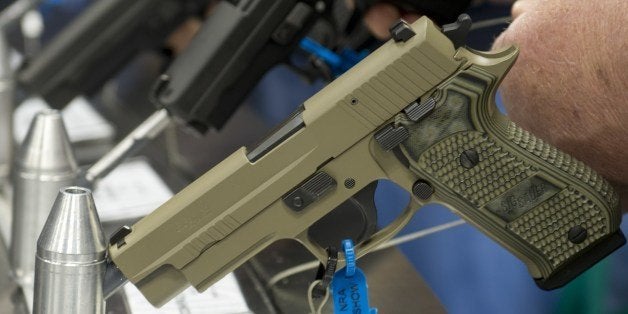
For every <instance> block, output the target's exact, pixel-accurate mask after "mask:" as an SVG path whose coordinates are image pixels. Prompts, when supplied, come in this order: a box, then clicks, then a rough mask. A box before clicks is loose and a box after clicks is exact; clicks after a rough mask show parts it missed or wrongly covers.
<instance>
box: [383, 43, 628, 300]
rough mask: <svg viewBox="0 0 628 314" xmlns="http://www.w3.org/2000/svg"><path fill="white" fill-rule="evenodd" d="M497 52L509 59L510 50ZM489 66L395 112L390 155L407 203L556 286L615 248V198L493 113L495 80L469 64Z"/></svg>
mask: <svg viewBox="0 0 628 314" xmlns="http://www.w3.org/2000/svg"><path fill="white" fill-rule="evenodd" d="M461 51H462V52H461ZM458 53H459V54H462V56H460V57H461V58H464V57H469V58H480V59H481V58H482V53H479V52H472V53H471V52H470V51H469V50H466V49H464V48H463V49H461V50H459V52H458ZM465 54H466V56H464V55H465ZM502 54H503V56H504V59H505V60H506V59H510V58H512V59H513V60H512V61H514V58H516V54H517V49H516V48H512V49H510V51H508V50H507V51H504V52H503V53H502ZM509 54H510V56H509ZM483 61H486V62H483ZM490 62H491V61H490V60H488V59H486V60H479V61H478V60H474V61H473V62H472V63H470V64H471V65H470V66H468V68H466V69H464V70H462V71H460V72H459V73H458V74H457V75H455V76H453V77H451V78H450V79H449V80H448V81H447V82H444V83H443V84H442V85H441V87H440V88H438V89H436V90H435V91H434V93H433V94H432V95H431V96H430V97H427V98H425V99H421V100H420V101H419V102H418V103H417V104H416V105H417V106H416V108H410V110H406V112H405V113H401V114H399V115H398V116H397V117H396V119H395V123H394V128H397V129H399V128H403V129H405V130H406V131H407V132H406V131H404V132H400V133H407V136H406V137H405V140H404V141H403V142H401V144H400V145H399V147H398V148H396V150H397V152H398V155H400V154H399V153H402V154H403V156H404V157H405V158H404V159H406V160H407V163H408V165H409V167H410V169H411V170H412V171H413V172H414V173H415V174H416V175H417V176H418V177H419V181H417V184H416V185H415V189H414V191H413V192H414V195H415V196H416V197H418V198H419V199H421V198H424V200H426V201H434V202H439V203H443V204H445V205H447V206H448V207H449V208H451V209H452V210H454V211H455V212H457V213H458V214H459V215H461V216H462V217H464V218H465V219H466V220H467V221H469V222H471V223H472V224H474V225H476V226H477V227H479V228H480V229H481V230H482V231H483V232H484V233H485V234H487V235H488V236H490V237H491V238H493V239H494V240H496V241H497V242H499V243H500V244H501V245H503V246H504V247H506V248H507V249H508V250H510V251H511V252H512V253H513V254H515V255H516V256H517V257H518V258H520V259H521V260H522V261H523V262H524V263H525V264H526V265H527V267H528V269H529V272H530V274H531V275H532V276H533V277H534V278H535V280H536V283H537V284H538V286H539V287H541V288H542V289H545V290H550V289H555V288H559V287H561V286H563V285H565V284H566V283H568V282H569V281H571V280H572V279H573V278H575V277H576V276H578V275H579V274H580V273H582V272H583V271H585V270H586V269H588V268H589V267H591V266H592V265H593V264H595V263H596V262H598V261H599V260H601V259H602V258H604V257H605V256H607V255H608V254H610V253H611V252H613V251H614V250H616V249H617V248H619V247H620V246H622V245H623V244H624V243H625V238H624V236H623V234H622V233H621V231H620V230H619V224H620V222H621V213H620V210H619V200H618V196H617V195H616V193H615V192H614V190H613V189H612V187H611V186H610V185H609V183H608V182H606V181H605V180H604V179H603V178H601V177H600V176H599V175H598V174H596V173H595V172H594V171H593V170H591V169H590V168H588V167H587V166H585V165H584V164H583V163H581V162H580V161H578V160H576V159H574V158H573V157H571V156H569V155H568V154H566V153H563V152H561V151H559V150H558V149H556V148H554V147H552V146H551V145H549V144H547V143H545V142H543V141H542V140H540V139H538V138H536V137H534V136H533V135H531V134H530V133H528V132H526V131H524V130H523V129H521V128H520V127H518V126H517V125H515V124H514V123H513V122H510V121H509V120H508V119H507V118H506V117H505V116H503V115H502V114H501V113H500V112H499V111H498V109H497V108H496V106H495V102H494V94H495V90H496V88H497V85H498V84H499V83H500V81H501V75H495V74H494V73H495V71H493V73H491V71H490V70H488V71H487V69H488V68H490V67H491V65H488V66H487V67H484V66H479V65H478V64H482V63H490ZM502 66H503V65H502ZM507 67H508V68H509V67H510V65H507ZM504 70H506V71H507V69H504ZM406 160H404V162H405V161H406ZM432 193H433V194H432Z"/></svg>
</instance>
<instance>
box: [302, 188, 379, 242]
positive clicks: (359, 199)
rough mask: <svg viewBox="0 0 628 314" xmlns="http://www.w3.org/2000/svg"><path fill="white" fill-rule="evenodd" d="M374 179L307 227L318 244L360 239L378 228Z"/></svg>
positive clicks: (313, 240)
mask: <svg viewBox="0 0 628 314" xmlns="http://www.w3.org/2000/svg"><path fill="white" fill-rule="evenodd" d="M376 188H377V181H374V182H372V183H370V184H368V185H367V186H365V187H364V188H363V189H362V190H360V191H359V192H357V193H356V194H354V195H353V196H351V197H350V198H348V199H347V200H346V201H344V202H343V203H342V204H340V205H339V206H338V207H336V208H335V209H334V210H332V211H331V212H329V213H328V214H327V215H325V216H324V217H323V218H321V219H320V220H318V221H317V222H316V223H314V224H313V225H312V226H311V227H310V228H309V229H308V231H307V234H308V237H309V238H310V240H312V242H314V243H316V244H317V245H319V246H320V247H330V246H336V245H338V243H340V242H341V241H342V240H343V239H352V240H353V241H354V242H355V243H360V242H363V241H365V240H367V239H369V238H370V237H371V235H373V234H374V233H375V231H377V230H376V229H377V209H376V207H375V189H376Z"/></svg>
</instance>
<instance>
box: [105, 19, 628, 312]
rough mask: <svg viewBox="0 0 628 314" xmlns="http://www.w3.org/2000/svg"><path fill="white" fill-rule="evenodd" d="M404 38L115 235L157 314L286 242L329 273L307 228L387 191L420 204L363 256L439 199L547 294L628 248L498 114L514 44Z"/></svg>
mask: <svg viewBox="0 0 628 314" xmlns="http://www.w3.org/2000/svg"><path fill="white" fill-rule="evenodd" d="M462 22H464V19H460V20H459V21H458V24H457V25H461V23H462ZM449 27H451V26H449ZM391 33H392V37H393V38H392V39H391V40H390V41H388V42H387V43H385V44H384V45H383V46H381V47H380V48H379V49H377V50H376V51H374V52H373V53H372V54H371V55H369V56H368V57H367V58H366V59H364V60H363V61H362V62H360V63H359V64H357V65H356V66H355V67H353V68H352V69H351V70H349V71H348V72H346V73H345V74H343V75H342V76H341V77H339V78H338V79H336V80H335V81H333V82H332V83H331V84H329V85H328V86H327V87H325V88H324V89H323V90H321V91H320V92H318V93H317V94H316V95H314V96H313V97H311V98H310V99H308V100H307V101H306V102H305V103H304V104H303V106H302V107H301V108H300V110H298V112H296V113H295V114H294V115H293V116H292V117H291V118H289V119H288V120H287V121H286V122H285V123H284V124H283V125H282V126H281V127H280V128H278V129H277V130H276V131H275V132H274V133H272V134H271V135H270V136H269V137H268V138H267V139H266V140H265V141H263V142H262V143H261V144H259V146H257V147H255V148H254V149H250V150H249V149H246V148H244V147H243V148H240V149H239V150H237V151H236V152H235V153H233V154H232V155H231V156H229V157H228V158H226V159H225V160H223V161H222V162H221V163H220V164H218V165H217V166H215V167H214V168H213V169H211V170H209V171H208V172H207V173H205V174H204V175H203V176H201V177H200V178H199V179H197V180H196V181H194V182H193V183H191V184H190V185H189V186H187V187H186V188H185V189H183V190H182V191H181V192H179V193H178V194H177V195H175V196H174V197H173V198H172V199H170V200H169V201H168V202H166V203H165V204H163V205H162V206H161V207H159V208H158V209H157V210H155V211H154V212H153V213H151V214H150V215H148V216H146V217H145V218H143V219H142V220H140V221H139V222H137V223H136V224H135V225H133V226H132V227H130V228H125V229H123V231H121V232H119V233H117V234H115V235H114V237H113V238H112V241H111V244H110V246H109V257H110V260H111V266H112V267H117V269H116V271H118V272H119V273H121V274H122V275H123V276H124V277H126V278H128V279H129V280H130V281H131V282H132V283H133V284H134V285H136V286H137V287H138V288H139V289H140V291H141V292H142V293H143V294H144V296H145V297H146V298H147V299H148V300H149V301H150V302H151V303H152V304H154V305H156V306H160V305H162V304H164V303H165V302H166V301H168V300H170V299H171V298H172V297H173V296H175V295H176V294H177V293H179V292H180V291H182V290H183V289H185V288H186V287H187V286H189V285H192V286H194V287H195V288H196V289H197V290H199V291H203V290H205V289H207V288H208V287H209V286H211V285H212V284H213V283H215V282H216V281H217V280H219V279H220V278H221V277H223V276H225V275H226V274H228V273H229V272H231V271H233V270H234V269H235V268H236V267H238V266H240V265H241V264H242V263H244V262H245V261H247V260H248V259H250V258H251V257H253V256H254V255H255V254H256V253H258V252H260V251H261V250H262V249H264V248H265V247H267V246H268V245H269V244H271V243H273V242H274V241H276V240H279V239H285V238H292V239H296V240H298V241H300V242H301V243H303V245H304V246H305V247H306V248H307V249H309V250H310V251H311V252H312V254H314V255H315V256H316V257H317V258H318V259H320V260H321V261H322V262H325V261H326V260H327V253H326V251H325V248H324V247H322V246H321V245H319V244H318V243H317V242H315V241H313V240H312V239H311V237H310V236H309V235H308V228H309V227H310V226H312V225H313V224H314V223H316V222H317V221H318V220H320V219H321V218H322V217H324V216H325V215H326V214H328V213H330V212H331V211H333V210H334V208H336V207H337V206H338V205H339V204H341V203H343V202H344V201H345V200H347V199H348V198H350V197H352V196H353V195H354V194H356V193H357V192H358V191H360V190H361V189H363V188H364V187H366V186H367V185H369V184H370V183H371V182H373V181H376V180H380V179H387V180H391V181H393V182H395V183H396V184H398V185H399V186H401V187H402V188H404V189H406V190H407V191H409V192H410V193H411V194H412V199H411V201H410V204H409V205H408V206H407V208H406V209H405V210H404V211H403V213H401V214H400V216H399V217H398V218H397V219H396V220H394V221H393V222H392V223H391V224H390V225H388V226H386V227H385V228H383V229H381V230H379V231H377V232H376V233H374V234H373V235H372V236H371V237H370V238H369V239H367V240H364V241H362V242H361V243H359V244H358V245H357V246H356V254H357V255H358V256H362V255H364V254H366V253H367V252H369V251H370V250H372V249H374V248H375V247H377V246H378V245H380V244H381V243H382V242H384V241H386V240H388V239H390V238H391V237H392V236H393V235H395V234H396V233H397V232H398V231H399V230H400V229H401V228H402V227H403V226H404V225H406V224H407V223H408V221H409V220H410V218H411V217H412V215H413V214H414V213H415V212H416V211H417V210H418V208H420V207H421V206H422V205H424V204H426V203H440V204H443V205H446V206H447V207H449V208H450V209H451V210H453V211H454V212H456V213H457V214H458V215H460V216H461V217H463V218H464V219H465V220H466V221H468V222H469V223H471V224H472V225H474V226H476V227H477V228H479V229H480V230H481V231H482V232H484V233H485V234H486V235H488V236H489V237H491V238H492V239H494V240H495V241H497V242H498V243H500V244H501V245H502V246H503V247H504V248H506V249H507V250H509V251H510V252H511V253H513V254H514V255H516V256H517V257H518V258H519V259H521V260H522V261H523V262H524V263H525V264H526V265H527V267H528V270H529V272H530V275H532V277H533V278H534V279H535V280H536V282H537V284H538V285H539V286H540V287H541V288H543V289H553V288H557V287H560V286H562V285H564V284H565V283H567V282H569V281H570V280H571V279H573V278H574V277H575V276H577V275H578V274H580V273H581V272H583V271H584V270H586V269H587V268H589V267H590V266H591V265H593V264H594V263H596V262H597V261H599V260H600V259H602V258H603V257H605V256H606V255H608V254H609V253H611V252H612V251H614V250H615V249H617V248H618V247H619V246H621V245H622V244H624V242H625V239H624V236H623V234H622V233H621V231H619V229H618V228H619V224H620V221H621V215H620V211H619V201H618V197H617V195H616V193H615V192H614V191H613V189H612V188H611V187H610V185H609V183H608V182H606V181H605V180H604V179H603V178H601V177H600V176H599V175H598V174H596V173H595V172H594V171H593V170H591V169H590V168H588V167H587V166H585V165H584V164H582V163H581V162H579V161H577V160H575V159H574V158H572V157H571V156H569V155H567V154H565V153H563V152H561V151H559V150H557V149H556V148H554V147H552V146H550V145H548V144H547V143H545V142H543V141H542V140H540V139H538V138H536V137H534V136H533V135H532V134H530V133H528V132H526V131H524V130H522V129H521V128H519V127H518V126H517V125H515V124H514V123H513V122H511V121H509V120H508V119H507V118H506V117H505V116H504V115H502V114H501V113H500V112H499V111H498V109H497V108H496V106H495V101H494V96H495V92H496V90H497V87H498V85H499V83H500V82H501V80H502V79H503V77H504V76H505V75H506V73H507V72H508V70H509V69H510V67H511V66H512V64H513V63H514V62H515V59H516V57H517V54H518V49H517V48H516V47H510V48H507V49H505V50H503V51H499V52H491V53H487V52H479V51H474V50H471V49H469V48H465V47H464V46H463V45H461V44H460V43H459V42H457V41H458V39H457V37H458V35H459V34H456V32H455V29H454V30H453V31H452V30H451V29H449V30H447V29H445V28H444V29H441V28H439V27H437V26H435V25H434V24H433V23H432V22H431V21H430V20H429V19H427V18H425V17H423V18H421V19H419V20H418V21H416V22H415V23H413V24H412V25H408V24H406V23H405V22H400V23H398V24H396V25H395V26H394V27H393V28H392V29H391ZM340 262H341V263H342V256H341V258H340Z"/></svg>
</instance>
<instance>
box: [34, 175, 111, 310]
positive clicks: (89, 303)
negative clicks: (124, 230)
mask: <svg viewBox="0 0 628 314" xmlns="http://www.w3.org/2000/svg"><path fill="white" fill-rule="evenodd" d="M106 253H107V246H106V244H105V235H104V234H103V231H102V228H101V225H100V220H99V219H98V214H97V212H96V206H94V200H93V198H92V194H91V192H90V190H88V189H85V188H81V187H67V188H64V189H62V190H61V191H60V192H59V196H58V197H57V200H56V201H55V203H54V206H53V207H52V210H51V211H50V216H49V217H48V220H47V221H46V225H45V226H44V229H43V230H42V232H41V235H40V237H39V240H38V241H37V263H36V270H35V301H34V304H33V313H49V314H56V313H64V314H72V313H104V308H105V302H104V298H103V278H104V275H105V267H106V255H107V254H106Z"/></svg>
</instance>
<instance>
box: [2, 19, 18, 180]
mask: <svg viewBox="0 0 628 314" xmlns="http://www.w3.org/2000/svg"><path fill="white" fill-rule="evenodd" d="M10 52H11V48H10V46H9V43H8V41H7V38H6V35H5V33H4V31H3V30H2V29H0V185H2V184H6V183H7V182H8V177H9V173H10V169H11V160H12V157H13V108H14V106H15V104H14V102H15V95H14V94H15V80H14V76H13V70H12V69H11V63H10V56H11V53H10Z"/></svg>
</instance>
